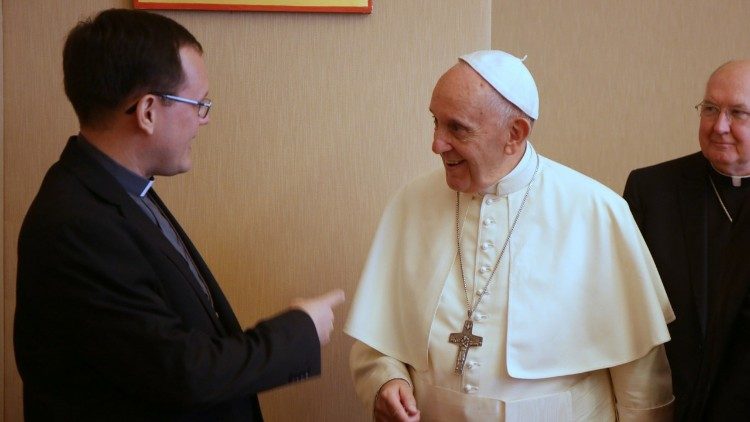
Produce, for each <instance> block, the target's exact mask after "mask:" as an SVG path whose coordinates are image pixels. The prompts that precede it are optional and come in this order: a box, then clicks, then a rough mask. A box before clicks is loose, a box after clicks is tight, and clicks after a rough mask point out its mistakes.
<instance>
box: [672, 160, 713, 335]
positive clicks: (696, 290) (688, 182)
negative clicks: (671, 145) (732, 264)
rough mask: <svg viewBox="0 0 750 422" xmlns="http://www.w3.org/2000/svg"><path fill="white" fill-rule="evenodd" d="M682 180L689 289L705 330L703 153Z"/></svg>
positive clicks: (681, 195)
mask: <svg viewBox="0 0 750 422" xmlns="http://www.w3.org/2000/svg"><path fill="white" fill-rule="evenodd" d="M682 170H683V173H682V179H681V180H682V182H681V183H678V185H679V188H678V189H679V198H680V214H681V216H682V224H681V226H682V230H683V236H684V238H685V250H686V252H687V265H688V267H689V269H690V272H689V273H690V289H691V290H692V298H693V306H694V307H695V310H696V312H697V314H698V317H699V321H700V322H701V326H700V327H699V328H700V330H701V332H702V333H705V331H706V327H705V321H706V320H707V313H708V310H707V307H706V298H707V297H708V292H707V291H706V286H707V283H708V272H707V271H708V268H707V267H708V262H707V261H706V257H707V249H706V248H707V242H708V233H707V230H708V225H707V222H706V213H707V212H706V200H705V196H706V175H707V172H706V163H705V159H704V158H703V156H702V155H700V153H698V155H696V159H695V160H694V161H690V162H689V163H688V165H686V166H685V167H683V169H682Z"/></svg>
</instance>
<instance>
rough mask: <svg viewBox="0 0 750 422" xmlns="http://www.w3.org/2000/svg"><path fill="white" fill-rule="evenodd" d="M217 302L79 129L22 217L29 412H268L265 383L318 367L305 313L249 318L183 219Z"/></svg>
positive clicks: (22, 338)
mask: <svg viewBox="0 0 750 422" xmlns="http://www.w3.org/2000/svg"><path fill="white" fill-rule="evenodd" d="M151 195H153V196H152V199H154V200H155V201H156V202H157V203H159V204H160V205H161V206H162V208H163V209H164V210H165V213H166V214H167V218H168V219H169V220H170V221H171V222H172V224H173V226H174V227H175V229H176V230H177V232H178V233H179V235H180V236H181V237H182V239H183V240H184V241H185V244H186V248H187V250H188V252H189V253H190V255H191V256H192V258H193V260H194V261H195V263H196V265H197V267H198V270H199V271H200V273H201V275H202V276H203V278H204V280H205V282H206V284H207V285H208V288H209V291H210V292H211V296H212V299H213V305H212V304H211V303H210V301H209V300H208V298H207V296H206V295H205V294H204V293H203V291H202V290H201V288H200V286H199V284H197V283H198V282H197V280H195V277H194V276H193V274H192V273H191V271H190V269H189V267H188V264H187V262H186V261H185V260H184V258H183V257H182V256H181V255H180V254H179V253H178V252H177V251H176V250H175V249H174V247H173V246H172V245H171V244H170V243H169V241H168V240H167V239H166V238H165V237H164V235H163V234H162V233H161V231H160V230H159V228H158V227H157V226H156V225H155V224H154V223H153V222H152V221H151V220H149V219H148V218H147V216H146V214H145V213H144V212H143V211H142V210H141V209H140V208H139V207H138V205H137V204H136V203H135V202H134V201H133V200H132V199H131V198H130V197H129V196H128V194H127V193H126V192H125V190H124V189H123V188H122V187H121V186H120V185H119V183H118V182H117V181H116V179H114V178H113V176H111V175H110V174H109V173H108V172H107V171H106V170H105V169H104V168H102V167H101V166H100V165H99V164H98V163H97V162H96V161H95V160H93V159H92V158H91V157H90V156H88V155H87V154H86V153H85V152H84V151H82V149H81V147H80V146H79V145H78V144H77V141H76V139H75V138H71V140H70V141H68V145H67V146H66V148H65V150H64V151H63V153H62V156H61V158H60V161H59V162H57V163H56V164H54V165H53V166H52V167H51V168H50V170H49V171H48V173H47V175H46V176H45V178H44V181H43V183H42V186H41V188H40V190H39V193H38V194H37V196H36V198H35V199H34V201H33V203H32V205H31V207H30V208H29V211H28V213H27V215H26V218H25V219H24V222H23V226H22V228H21V233H20V236H19V243H18V278H17V302H16V316H15V330H14V341H15V344H14V346H15V352H16V360H17V363H18V369H19V372H20V374H21V378H22V379H23V382H24V412H25V416H26V420H28V421H35V420H44V421H46V420H128V421H137V420H159V421H169V420H180V421H182V420H205V421H209V420H210V421H214V420H217V421H218V420H221V421H233V420H243V421H248V420H262V417H261V413H260V408H259V406H258V401H257V398H256V393H257V392H260V391H263V390H267V389H270V388H273V387H276V386H279V385H282V384H286V383H288V382H291V381H295V380H299V379H303V378H307V377H308V376H311V375H317V374H319V373H320V345H319V342H318V337H317V334H316V330H315V326H314V324H313V322H312V320H311V319H310V317H309V316H308V315H307V314H306V313H304V312H301V311H290V312H286V313H283V314H280V315H278V316H276V317H274V318H271V319H268V320H265V321H262V322H260V323H259V324H258V325H257V326H256V327H255V328H253V329H249V330H247V331H244V332H243V331H242V329H241V328H240V325H239V323H238V321H237V319H236V317H235V315H234V313H233V312H232V309H231V307H230V305H229V303H228V302H227V300H226V298H225V297H224V294H223V293H222V291H221V289H220V288H219V286H218V284H217V283H216V281H215V280H214V277H213V276H212V275H211V272H210V271H209V269H208V268H207V266H206V264H205V262H204V261H203V259H202V258H201V256H200V254H199V253H198V252H197V251H196V249H195V247H194V246H193V244H192V243H191V242H190V240H189V238H188V237H187V235H186V234H185V233H184V232H183V230H182V229H181V228H180V226H179V224H177V222H176V221H175V219H174V218H173V217H172V216H171V214H169V212H168V211H167V209H166V207H165V206H164V205H163V204H162V203H161V201H160V200H159V198H158V196H156V194H155V193H151Z"/></svg>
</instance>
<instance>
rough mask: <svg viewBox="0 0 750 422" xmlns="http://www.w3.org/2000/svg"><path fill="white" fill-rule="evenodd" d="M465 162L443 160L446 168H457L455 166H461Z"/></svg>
mask: <svg viewBox="0 0 750 422" xmlns="http://www.w3.org/2000/svg"><path fill="white" fill-rule="evenodd" d="M463 162H464V160H447V159H443V163H444V164H445V165H446V166H448V167H455V166H457V165H459V164H461V163H463Z"/></svg>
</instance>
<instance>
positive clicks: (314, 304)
mask: <svg viewBox="0 0 750 422" xmlns="http://www.w3.org/2000/svg"><path fill="white" fill-rule="evenodd" d="M345 299H346V298H345V297H344V291H343V290H341V289H335V290H331V291H330V292H328V293H324V294H322V295H320V296H316V297H313V298H307V299H295V300H293V301H292V305H291V307H292V308H295V309H300V310H302V311H305V312H307V314H308V315H310V318H312V320H313V322H314V323H315V330H316V331H317V332H318V340H320V345H321V346H323V345H324V344H328V342H329V341H330V340H331V331H333V308H334V307H335V306H338V305H340V304H342V303H344V300H345Z"/></svg>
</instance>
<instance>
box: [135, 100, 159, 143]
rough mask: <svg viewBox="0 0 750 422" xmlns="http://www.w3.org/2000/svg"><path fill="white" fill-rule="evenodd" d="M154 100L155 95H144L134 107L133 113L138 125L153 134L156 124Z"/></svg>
mask: <svg viewBox="0 0 750 422" xmlns="http://www.w3.org/2000/svg"><path fill="white" fill-rule="evenodd" d="M156 101H157V97H156V96H155V95H151V94H148V95H144V96H143V97H142V98H141V100H140V101H138V106H137V107H136V108H135V115H136V118H137V119H138V127H139V128H140V129H141V130H143V131H144V132H146V133H148V134H149V135H153V133H154V128H155V125H156V115H157V112H156V106H157V104H156Z"/></svg>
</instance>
